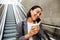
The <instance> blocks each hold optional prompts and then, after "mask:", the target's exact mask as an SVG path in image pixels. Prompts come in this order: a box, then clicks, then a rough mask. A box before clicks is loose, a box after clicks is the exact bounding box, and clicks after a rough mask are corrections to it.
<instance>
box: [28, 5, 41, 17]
mask: <svg viewBox="0 0 60 40" xmlns="http://www.w3.org/2000/svg"><path fill="white" fill-rule="evenodd" d="M36 8H40V9H41V11H42V8H41V7H40V6H38V5H35V6H33V7H32V8H31V9H30V10H29V11H28V13H27V18H28V17H31V13H30V11H31V10H34V9H36Z"/></svg>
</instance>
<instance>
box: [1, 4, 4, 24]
mask: <svg viewBox="0 0 60 40" xmlns="http://www.w3.org/2000/svg"><path fill="white" fill-rule="evenodd" d="M2 5H3V4H2ZM3 6H4V5H3ZM3 9H4V8H3ZM3 12H4V10H3V11H2V14H1V16H0V23H1V19H2V16H3V14H4V13H3Z"/></svg>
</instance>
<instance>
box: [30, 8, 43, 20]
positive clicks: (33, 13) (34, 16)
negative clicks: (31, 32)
mask: <svg viewBox="0 0 60 40" xmlns="http://www.w3.org/2000/svg"><path fill="white" fill-rule="evenodd" d="M30 12H31V18H32V19H33V21H35V20H36V19H37V18H40V17H41V12H42V11H41V9H40V8H36V9H34V10H31V11H30Z"/></svg>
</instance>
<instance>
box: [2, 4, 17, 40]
mask: <svg viewBox="0 0 60 40" xmlns="http://www.w3.org/2000/svg"><path fill="white" fill-rule="evenodd" d="M2 40H16V22H15V17H14V11H13V7H12V5H10V4H9V5H8V8H7V16H6V22H5V26H4V31H3V37H2Z"/></svg>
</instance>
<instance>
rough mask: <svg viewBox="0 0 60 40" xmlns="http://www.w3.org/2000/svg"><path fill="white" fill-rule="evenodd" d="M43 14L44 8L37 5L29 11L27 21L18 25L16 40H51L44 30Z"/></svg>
mask: <svg viewBox="0 0 60 40" xmlns="http://www.w3.org/2000/svg"><path fill="white" fill-rule="evenodd" d="M41 14H42V8H41V7H40V6H37V5H35V6H33V7H32V8H31V9H30V10H29V11H28V13H27V18H26V20H23V21H21V22H19V23H18V24H17V27H16V29H17V33H16V40H46V39H48V40H50V39H49V36H46V35H45V33H44V31H43V29H42V24H41ZM46 37H48V38H46Z"/></svg>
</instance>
